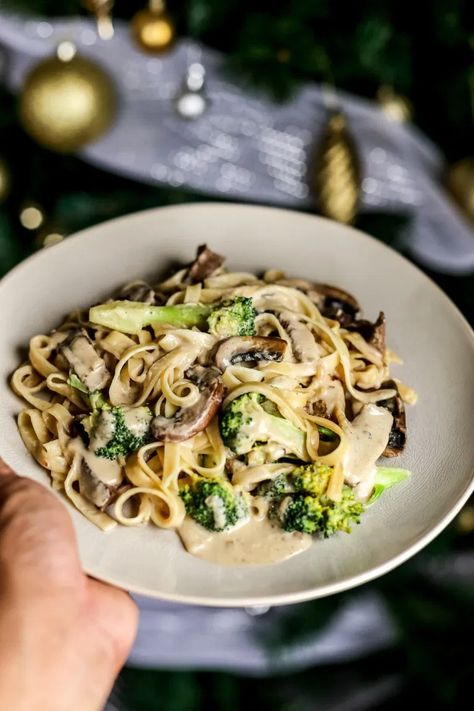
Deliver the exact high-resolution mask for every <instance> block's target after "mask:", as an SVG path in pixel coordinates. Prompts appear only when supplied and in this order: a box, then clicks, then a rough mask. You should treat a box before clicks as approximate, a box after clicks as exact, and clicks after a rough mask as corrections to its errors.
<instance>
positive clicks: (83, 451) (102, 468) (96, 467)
mask: <svg viewBox="0 0 474 711" xmlns="http://www.w3.org/2000/svg"><path fill="white" fill-rule="evenodd" d="M69 449H70V450H71V451H72V452H74V453H76V452H77V453H79V454H80V455H81V456H82V457H83V459H84V460H85V462H86V464H87V466H88V467H89V469H90V470H91V472H92V473H93V474H94V476H95V477H96V478H97V479H99V481H101V482H103V483H104V484H107V486H118V485H119V484H120V483H121V482H122V479H123V475H122V467H121V466H120V464H118V463H117V462H113V461H111V460H110V459H105V457H98V456H97V455H96V454H94V452H91V451H90V450H89V449H87V448H86V447H85V446H84V442H83V441H82V440H81V439H80V437H76V438H75V439H73V440H71V442H70V443H69Z"/></svg>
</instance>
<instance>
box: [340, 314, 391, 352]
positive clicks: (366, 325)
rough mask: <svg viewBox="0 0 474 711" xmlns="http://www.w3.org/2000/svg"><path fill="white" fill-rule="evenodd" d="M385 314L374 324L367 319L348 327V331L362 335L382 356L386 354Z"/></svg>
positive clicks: (359, 320)
mask: <svg viewBox="0 0 474 711" xmlns="http://www.w3.org/2000/svg"><path fill="white" fill-rule="evenodd" d="M385 324H386V321H385V314H384V312H383V311H381V312H380V313H379V315H378V318H377V320H376V321H375V322H374V323H372V322H371V321H366V320H365V319H358V320H356V321H354V322H353V323H350V324H348V325H347V326H346V328H347V330H348V331H354V332H356V333H360V335H361V336H362V338H364V339H365V340H366V341H367V343H368V344H369V345H371V346H373V347H374V348H376V349H377V350H378V351H379V353H381V354H382V355H383V354H384V353H385V332H386V325H385Z"/></svg>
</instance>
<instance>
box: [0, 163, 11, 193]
mask: <svg viewBox="0 0 474 711" xmlns="http://www.w3.org/2000/svg"><path fill="white" fill-rule="evenodd" d="M10 186H11V176H10V170H9V168H8V165H7V164H6V163H5V161H4V160H3V158H0V202H2V201H3V200H6V199H7V197H8V196H9V194H10Z"/></svg>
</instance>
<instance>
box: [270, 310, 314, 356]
mask: <svg viewBox="0 0 474 711" xmlns="http://www.w3.org/2000/svg"><path fill="white" fill-rule="evenodd" d="M279 321H280V323H281V325H282V326H283V328H284V329H285V331H286V332H287V333H288V335H289V337H290V340H291V346H292V349H293V355H294V356H295V360H297V361H298V362H300V363H314V362H315V361H317V360H319V357H320V355H321V354H320V350H319V347H318V344H317V343H316V341H315V340H314V336H313V334H312V333H311V331H310V330H309V328H308V327H307V326H305V324H304V323H301V321H300V320H299V319H298V316H296V315H295V314H294V313H292V312H291V311H283V312H282V313H281V314H280V315H279Z"/></svg>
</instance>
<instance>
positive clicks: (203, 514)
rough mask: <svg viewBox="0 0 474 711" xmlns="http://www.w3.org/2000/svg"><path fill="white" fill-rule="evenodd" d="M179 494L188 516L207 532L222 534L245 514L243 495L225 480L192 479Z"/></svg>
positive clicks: (246, 511) (245, 503) (182, 487)
mask: <svg viewBox="0 0 474 711" xmlns="http://www.w3.org/2000/svg"><path fill="white" fill-rule="evenodd" d="M179 493H180V496H181V498H182V500H183V503H184V506H185V508H186V513H187V514H188V516H190V517H191V518H193V519H194V520H195V521H197V523H199V524H201V526H204V528H207V529H208V530H209V531H225V530H226V529H228V528H231V527H232V526H235V525H236V524H237V523H238V522H239V521H240V520H241V519H243V518H245V517H246V516H247V515H248V505H247V502H246V500H245V499H244V497H243V495H242V494H240V493H237V494H236V492H235V491H234V489H233V487H232V486H231V485H230V484H229V482H227V481H225V480H220V479H219V480H218V479H195V480H194V481H193V482H192V483H191V484H184V485H183V486H181V487H180V490H179Z"/></svg>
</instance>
